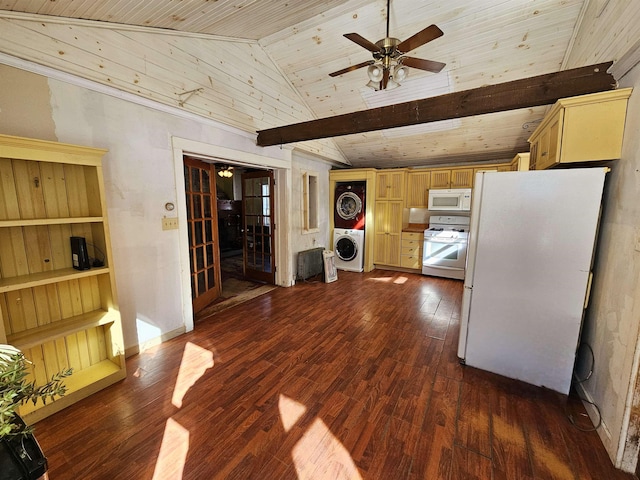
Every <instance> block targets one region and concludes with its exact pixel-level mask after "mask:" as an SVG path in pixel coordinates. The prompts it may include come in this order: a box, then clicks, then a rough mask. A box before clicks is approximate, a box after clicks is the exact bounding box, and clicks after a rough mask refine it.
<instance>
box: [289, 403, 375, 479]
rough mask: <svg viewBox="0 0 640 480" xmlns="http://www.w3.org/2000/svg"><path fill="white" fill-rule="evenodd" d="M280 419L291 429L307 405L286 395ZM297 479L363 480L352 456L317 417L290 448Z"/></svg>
mask: <svg viewBox="0 0 640 480" xmlns="http://www.w3.org/2000/svg"><path fill="white" fill-rule="evenodd" d="M278 409H279V410H280V419H281V421H282V426H283V427H284V430H285V432H289V431H290V430H291V429H292V428H293V427H294V425H295V424H296V423H297V422H298V421H299V420H300V418H302V416H303V415H304V414H305V412H306V411H307V407H305V406H304V405H303V404H301V403H299V402H296V401H295V400H293V399H292V398H289V397H287V396H285V395H283V394H280V398H279V400H278ZM291 457H292V458H293V464H294V466H295V468H296V473H297V475H298V480H322V479H327V478H330V479H332V480H339V479H344V480H347V479H348V480H362V476H361V475H360V472H359V471H358V468H357V467H356V465H355V463H354V462H353V459H352V458H351V455H349V452H348V451H347V449H346V448H345V447H344V445H342V443H340V440H338V439H337V438H336V437H335V436H334V435H333V434H332V433H331V431H330V430H329V428H328V427H327V426H326V424H325V423H324V422H323V421H322V420H320V419H319V418H316V419H315V420H314V421H313V423H312V424H311V426H310V427H309V428H308V429H307V430H306V431H305V432H304V434H303V435H302V437H301V438H300V440H298V442H297V443H296V444H295V445H294V447H293V449H292V450H291Z"/></svg>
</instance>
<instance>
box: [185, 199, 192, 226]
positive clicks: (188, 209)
mask: <svg viewBox="0 0 640 480" xmlns="http://www.w3.org/2000/svg"><path fill="white" fill-rule="evenodd" d="M186 200H187V220H191V195H187V197H186Z"/></svg>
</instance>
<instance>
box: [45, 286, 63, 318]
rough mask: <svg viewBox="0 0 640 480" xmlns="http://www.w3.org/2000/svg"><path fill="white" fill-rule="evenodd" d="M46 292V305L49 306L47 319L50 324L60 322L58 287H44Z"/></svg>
mask: <svg viewBox="0 0 640 480" xmlns="http://www.w3.org/2000/svg"><path fill="white" fill-rule="evenodd" d="M44 288H45V289H46V291H47V303H48V306H49V319H50V320H51V322H52V323H53V322H57V321H60V320H62V311H61V309H60V296H59V295H58V286H57V285H56V284H49V285H45V287H44Z"/></svg>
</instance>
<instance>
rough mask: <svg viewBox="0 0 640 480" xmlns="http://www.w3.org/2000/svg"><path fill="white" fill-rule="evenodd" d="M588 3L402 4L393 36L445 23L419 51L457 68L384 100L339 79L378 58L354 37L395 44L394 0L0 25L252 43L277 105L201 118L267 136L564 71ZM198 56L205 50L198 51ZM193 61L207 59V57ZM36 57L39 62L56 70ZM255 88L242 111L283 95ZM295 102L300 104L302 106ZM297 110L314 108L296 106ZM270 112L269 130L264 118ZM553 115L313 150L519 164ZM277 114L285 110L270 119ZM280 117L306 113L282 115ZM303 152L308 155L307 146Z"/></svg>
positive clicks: (17, 3) (442, 125)
mask: <svg viewBox="0 0 640 480" xmlns="http://www.w3.org/2000/svg"><path fill="white" fill-rule="evenodd" d="M588 1H589V0H535V1H531V0H482V1H469V0H448V1H447V2H442V1H439V0H424V1H420V2H416V1H414V0H392V1H391V11H390V22H389V28H390V35H391V36H392V37H397V38H399V39H401V40H404V39H406V38H408V37H410V36H411V35H413V34H414V33H416V32H418V31H420V30H422V29H423V28H425V27H426V26H428V25H430V24H432V23H434V24H436V25H438V26H439V27H440V28H441V29H442V31H443V32H444V35H443V36H442V37H440V38H438V39H436V40H434V41H432V42H430V43H427V44H426V45H423V46H421V47H419V48H417V49H415V50H414V51H412V52H411V55H412V56H414V57H419V58H425V59H430V60H436V61H440V62H445V63H446V67H445V68H444V69H443V70H442V71H441V72H440V73H438V74H432V73H428V72H423V71H420V70H416V69H411V70H410V75H409V78H408V79H407V80H406V81H404V82H403V85H402V86H401V87H399V88H397V89H394V90H387V91H381V92H373V91H372V90H370V89H368V88H366V87H365V84H366V83H367V81H368V78H367V74H366V69H360V70H356V71H353V72H349V73H345V74H343V75H341V76H338V77H333V78H332V77H329V73H330V72H333V71H336V70H339V69H341V68H345V67H348V66H350V65H355V64H358V63H361V62H364V61H366V60H369V59H371V54H370V53H369V52H368V51H367V50H365V49H363V48H361V47H360V46H358V45H356V44H355V43H353V42H350V41H349V40H347V39H346V38H344V37H343V34H345V33H350V32H356V33H359V34H360V35H362V36H363V37H365V38H367V39H368V40H370V41H372V42H376V41H378V40H380V39H381V38H383V37H384V36H385V28H386V16H387V14H386V0H349V1H347V2H344V1H340V0H306V1H300V2H282V1H279V0H259V1H258V0H218V1H191V2H175V1H172V0H147V1H145V2H139V1H138V0H103V1H100V2H91V1H77V0H57V1H55V2H53V1H50V0H0V9H1V10H2V11H0V17H2V13H5V18H9V19H10V20H12V21H15V22H18V21H20V20H21V18H20V16H19V13H26V14H37V15H47V16H54V17H65V18H69V19H83V20H91V21H100V22H110V23H112V24H124V25H132V26H134V25H137V26H141V27H151V28H155V29H158V30H159V31H160V29H162V31H163V32H166V31H168V30H172V31H178V32H186V35H185V36H188V35H189V34H190V35H193V36H197V38H198V39H202V38H205V39H206V38H209V36H210V38H211V39H212V40H216V41H217V42H218V44H219V42H223V44H224V42H228V45H229V51H231V52H239V51H240V47H238V44H239V43H240V42H244V43H247V44H249V47H247V48H250V49H251V50H252V53H251V54H250V56H251V57H252V58H253V61H254V62H258V63H261V64H262V65H261V66H258V67H256V68H259V69H262V70H264V69H265V68H268V69H269V70H273V72H275V73H273V74H272V75H281V76H284V79H280V80H279V83H278V87H277V88H278V89H280V91H279V92H275V93H269V94H268V95H266V94H265V95H264V97H267V96H268V97H269V98H271V99H274V100H273V101H272V104H271V105H264V108H258V110H255V109H254V110H251V109H249V108H247V109H242V110H241V111H240V109H238V110H239V111H238V112H237V114H236V113H234V111H233V110H234V109H233V108H229V109H228V110H227V111H223V112H222V113H217V111H216V109H212V108H209V109H207V108H206V107H205V106H203V107H202V108H201V111H198V112H197V113H199V114H201V115H207V116H210V117H211V118H214V119H216V120H220V121H223V122H225V123H227V124H230V125H234V126H238V127H239V128H243V129H245V130H247V131H250V132H255V131H256V130H259V129H264V128H270V127H278V126H282V125H287V124H290V123H295V122H299V121H306V120H313V119H314V118H323V117H329V116H333V115H339V114H345V113H350V112H354V111H358V110H365V109H368V108H372V107H378V106H383V105H386V104H394V103H400V102H405V101H410V100H416V99H420V98H425V97H427V96H433V95H441V94H444V93H451V92H457V91H462V90H468V89H473V88H478V87H482V86H485V85H491V84H496V83H502V82H507V81H511V80H516V79H520V78H525V77H530V76H535V75H541V74H546V73H552V72H557V71H560V70H562V69H564V63H565V62H566V57H567V55H568V52H569V51H570V47H571V45H572V41H573V36H574V32H575V30H576V29H577V27H578V26H579V19H580V18H581V14H582V12H583V8H584V7H585V4H586V2H588ZM591 1H592V2H593V1H596V2H599V3H603V2H601V1H600V0H591ZM606 3H608V2H605V3H603V5H604V6H605V7H606ZM603 8H604V7H603ZM10 13H11V14H12V15H14V17H12V18H11V17H10V16H9V14H10ZM38 18H39V17H38ZM42 18H44V19H45V20H46V19H48V18H51V17H42ZM28 20H31V21H32V20H33V18H29V19H28ZM58 21H59V19H58ZM82 25H85V23H83V24H82ZM120 27H122V25H121V26H120ZM172 33H174V34H175V32H172ZM15 43H16V42H15V40H14V41H13V44H15ZM179 46H180V47H182V45H178V43H176V41H173V42H172V44H171V48H174V49H177V47H179ZM137 48H142V46H141V45H140V46H138V47H137ZM147 48H153V46H151V45H149V46H148V47H147ZM198 48H199V49H200V48H203V46H202V45H201V44H198ZM256 49H257V51H256ZM0 51H2V52H5V53H9V54H13V55H18V56H22V57H23V58H25V57H27V58H28V59H31V58H29V55H27V54H24V53H21V51H20V50H19V48H18V47H16V46H15V45H14V46H12V47H11V48H9V47H6V48H5V47H4V46H3V42H2V39H0ZM202 52H204V50H202ZM188 53H189V54H190V55H195V56H196V58H198V55H199V52H198V50H196V49H192V51H189V52H188ZM236 55H238V57H239V56H240V53H236ZM260 56H263V58H259V57H260ZM35 57H37V56H34V58H33V59H34V60H35V61H41V62H42V63H45V64H46V63H47V61H44V60H42V59H37V58H35ZM611 60H613V59H611ZM54 65H55V64H54ZM265 65H266V66H268V67H265ZM269 65H270V66H269ZM55 66H56V67H57V68H63V67H59V66H57V65H55ZM230 66H231V67H233V65H230ZM100 68H102V67H100ZM231 71H232V70H231ZM141 73H142V72H141ZM165 73H166V72H165ZM80 74H81V75H83V73H80ZM231 75H233V73H231ZM87 76H89V77H91V76H90V75H87ZM236 76H237V75H236ZM98 80H99V78H98ZM160 80H161V79H157V81H160ZM167 81H169V80H167ZM230 81H231V80H230ZM199 82H200V83H199V85H200V86H201V87H203V88H211V85H208V84H207V81H206V77H205V76H203V79H202V80H200V81H199ZM193 86H196V87H197V86H198V82H196V84H195V85H193ZM121 88H123V89H126V88H125V87H121ZM252 88H253V89H254V90H253V91H245V92H241V91H236V92H235V93H232V95H234V96H235V98H234V99H233V101H231V102H230V105H232V104H238V103H242V102H243V101H244V100H243V98H240V97H242V96H253V97H254V98H255V96H256V91H258V92H263V91H265V92H266V90H267V89H273V88H275V87H274V85H267V84H264V85H259V84H258V85H253V86H252ZM130 90H131V91H134V89H133V88H130ZM138 91H139V94H141V95H144V96H149V97H152V98H155V99H156V100H158V95H155V96H154V95H152V94H151V92H147V91H144V90H143V89H140V88H138ZM294 97H295V98H296V100H295V101H294V100H290V99H291V98H294ZM159 101H163V100H162V99H159ZM262 101H264V102H267V100H262ZM281 102H285V103H286V102H288V103H287V106H286V107H285V108H283V106H282V103H281ZM296 102H299V103H300V104H301V105H302V106H301V107H298V106H295V105H294V103H296ZM289 104H291V105H289ZM259 110H260V114H259V115H260V117H261V121H260V122H258V121H256V118H257V116H258V113H257V111H259ZM545 110H546V107H535V108H526V109H520V110H514V111H509V112H501V113H493V114H487V115H479V116H475V117H469V118H463V119H457V120H447V121H443V122H436V123H433V124H427V125H422V126H412V127H401V128H394V129H389V130H382V131H377V132H368V133H360V134H354V135H346V136H341V137H335V138H333V139H332V140H331V144H332V145H333V147H332V146H327V144H326V143H325V144H324V146H320V147H318V146H316V147H314V148H309V150H312V151H313V150H315V152H314V153H321V154H322V153H324V154H326V155H327V156H329V157H332V158H334V159H337V160H341V159H344V160H346V162H347V163H349V164H351V165H352V166H354V167H378V168H389V167H401V166H431V165H441V164H454V163H467V162H472V161H473V162H483V161H486V162H495V161H508V160H509V159H510V158H511V157H512V156H513V155H514V154H515V153H518V152H520V151H527V150H528V144H527V141H526V140H527V138H528V136H529V134H530V133H531V132H532V131H533V129H534V128H535V126H536V124H537V122H538V121H539V120H541V118H542V117H543V115H544V112H545ZM270 111H273V112H274V113H273V114H271V115H269V116H266V114H265V112H270ZM278 111H294V113H292V114H287V115H280V114H278ZM300 148H302V149H306V148H305V143H302V144H300ZM332 148H334V150H335V151H333V152H332Z"/></svg>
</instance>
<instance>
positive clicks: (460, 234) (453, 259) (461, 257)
mask: <svg viewBox="0 0 640 480" xmlns="http://www.w3.org/2000/svg"><path fill="white" fill-rule="evenodd" d="M468 239H469V217H462V216H448V215H433V216H431V218H429V228H428V229H426V230H425V231H424V249H423V257H422V273H423V274H424V275H432V276H436V277H446V278H456V279H460V280H462V279H464V270H465V264H466V261H467V242H468Z"/></svg>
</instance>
